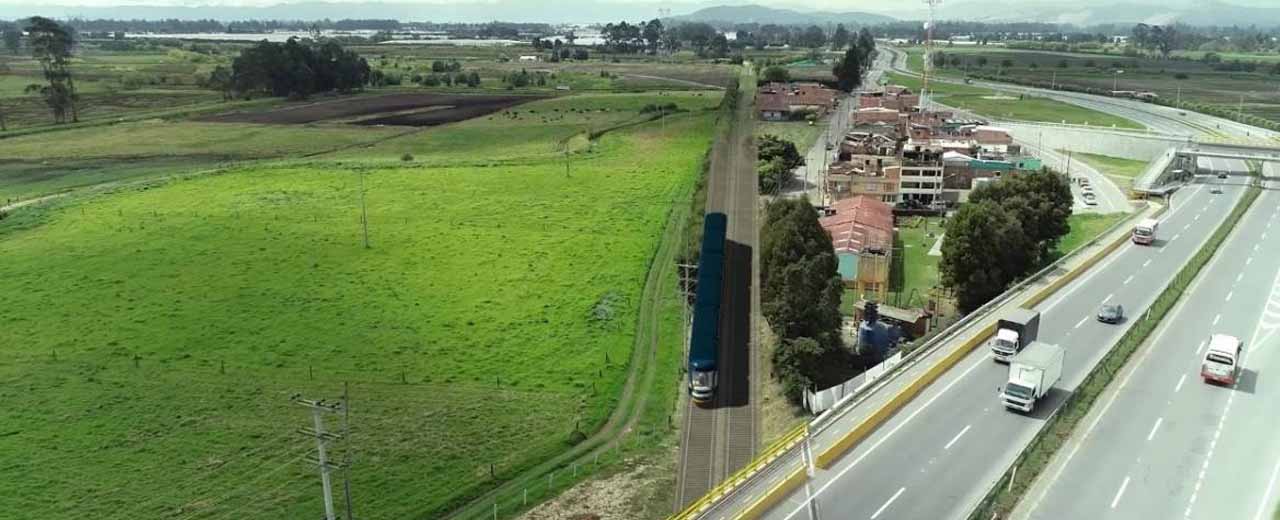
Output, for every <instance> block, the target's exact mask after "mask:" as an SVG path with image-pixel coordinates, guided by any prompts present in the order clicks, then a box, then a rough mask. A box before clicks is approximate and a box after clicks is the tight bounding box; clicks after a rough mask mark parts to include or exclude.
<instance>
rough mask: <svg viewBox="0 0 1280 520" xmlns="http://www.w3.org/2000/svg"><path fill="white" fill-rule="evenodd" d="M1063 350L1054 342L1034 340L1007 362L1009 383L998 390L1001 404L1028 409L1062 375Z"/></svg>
mask: <svg viewBox="0 0 1280 520" xmlns="http://www.w3.org/2000/svg"><path fill="white" fill-rule="evenodd" d="M1064 354H1065V351H1064V350H1063V349H1062V347H1060V346H1058V345H1052V344H1049V343H1043V342H1039V341H1034V342H1032V343H1031V344H1030V345H1027V348H1025V349H1022V352H1019V353H1018V355H1016V356H1014V357H1013V361H1012V362H1011V363H1009V382H1008V383H1005V385H1004V386H1003V387H1001V389H1000V401H1001V402H1003V403H1004V407H1005V408H1008V409H1010V410H1018V411H1020V412H1024V413H1026V412H1030V411H1031V410H1034V409H1035V407H1036V403H1037V402H1038V401H1040V398H1042V397H1044V396H1045V395H1046V394H1048V393H1049V389H1050V388H1053V385H1055V384H1057V383H1058V379H1060V378H1062V360H1063V358H1064Z"/></svg>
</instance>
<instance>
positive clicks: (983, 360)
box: [786, 353, 1123, 519]
mask: <svg viewBox="0 0 1280 520" xmlns="http://www.w3.org/2000/svg"><path fill="white" fill-rule="evenodd" d="M988 363H991V354H990V353H988V354H986V355H982V356H978V360H977V361H976V362H974V364H973V365H970V366H969V368H967V369H965V371H964V372H961V373H960V375H959V376H957V377H956V378H955V379H953V380H952V381H951V382H950V383H947V386H944V387H942V390H940V391H939V392H938V394H937V395H935V396H933V397H931V398H929V400H928V401H925V402H924V404H922V405H920V408H919V409H917V410H916V411H914V412H911V415H908V416H907V418H906V419H903V420H902V422H900V423H898V425H897V426H894V427H893V429H892V430H889V432H888V433H886V434H885V435H884V437H881V438H880V440H877V441H876V442H875V444H872V445H871V447H869V448H867V451H865V452H863V453H862V455H858V458H856V459H853V462H851V463H849V465H848V466H845V468H844V469H842V470H840V472H839V473H836V476H835V477H832V478H831V480H829V481H827V483H826V484H825V485H823V486H822V487H820V488H818V492H817V493H814V494H812V495H809V500H814V499H816V498H817V497H818V495H821V494H822V492H824V491H826V490H827V488H829V487H831V486H832V485H833V484H836V483H838V482H840V479H841V478H844V474H845V473H848V472H849V470H851V469H853V468H854V467H857V465H858V463H859V462H862V459H865V458H867V456H869V455H871V454H872V453H873V452H875V451H876V448H879V447H880V445H881V444H884V443H885V441H887V440H889V438H890V437H893V434H895V433H898V430H901V429H902V427H903V426H906V425H907V424H908V423H910V422H911V420H912V419H915V417H916V416H917V415H920V412H923V411H925V409H927V408H929V405H931V404H933V402H934V401H937V400H938V398H939V397H942V396H944V395H946V394H947V392H948V391H950V390H951V387H953V386H956V384H957V383H959V382H960V381H963V380H964V378H966V377H968V376H969V374H971V373H973V371H974V369H976V368H978V367H980V366H983V365H986V364H988ZM1121 388H1123V386H1122V387H1121ZM808 503H809V501H808V500H806V501H805V503H804V504H801V505H800V507H797V508H795V509H794V510H792V511H791V513H790V514H788V515H787V516H786V518H787V519H790V518H791V517H794V516H796V513H799V512H800V511H801V510H804V509H805V508H807V507H808Z"/></svg>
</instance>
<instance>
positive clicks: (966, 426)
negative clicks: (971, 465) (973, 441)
mask: <svg viewBox="0 0 1280 520" xmlns="http://www.w3.org/2000/svg"><path fill="white" fill-rule="evenodd" d="M970 426H973V425H972V424H969V425H965V427H964V429H963V430H960V433H957V434H956V436H955V437H952V438H951V442H948V443H947V445H946V446H943V447H942V449H944V450H949V449H951V445H952V444H955V443H956V441H958V440H960V437H963V436H964V434H965V432H967V431H969V427H970Z"/></svg>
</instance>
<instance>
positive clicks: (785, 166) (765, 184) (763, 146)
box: [756, 134, 804, 193]
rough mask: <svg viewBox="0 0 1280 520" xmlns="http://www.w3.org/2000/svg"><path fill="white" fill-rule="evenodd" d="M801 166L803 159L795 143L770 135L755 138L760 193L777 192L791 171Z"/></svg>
mask: <svg viewBox="0 0 1280 520" xmlns="http://www.w3.org/2000/svg"><path fill="white" fill-rule="evenodd" d="M803 165H804V157H802V156H801V155H800V151H799V150H797V149H796V144H795V143H793V142H791V141H788V140H786V139H782V138H780V137H778V136H776V135H772V134H766V135H762V136H760V137H758V138H756V175H757V176H758V178H759V182H760V191H761V192H765V193H774V192H776V191H778V190H779V189H780V188H782V186H783V185H785V184H786V182H787V178H788V177H790V176H791V170H794V169H796V168H799V167H800V166H803Z"/></svg>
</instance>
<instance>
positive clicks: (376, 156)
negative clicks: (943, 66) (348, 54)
mask: <svg viewBox="0 0 1280 520" xmlns="http://www.w3.org/2000/svg"><path fill="white" fill-rule="evenodd" d="M717 97H718V95H715V94H711V93H704V94H703V95H702V96H696V95H693V94H684V95H681V96H680V97H678V98H675V99H674V101H676V102H677V103H678V104H679V105H680V106H681V107H683V108H687V109H690V110H692V112H690V113H684V114H680V115H677V116H673V117H672V118H671V119H670V120H669V121H668V122H667V123H666V125H665V128H664V127H663V125H660V124H658V123H656V122H654V123H647V124H642V125H637V126H633V127H629V128H626V129H622V130H618V131H616V132H610V133H607V134H605V135H604V136H602V137H601V138H600V139H598V140H597V141H595V142H594V143H590V144H588V143H586V142H585V140H582V141H581V142H582V146H575V147H574V150H575V152H574V153H573V154H572V157H571V163H570V165H571V167H570V171H569V173H568V174H567V175H566V172H565V168H564V157H563V152H562V151H563V144H562V143H563V142H564V141H565V140H566V139H572V138H573V136H577V135H585V133H586V132H587V131H588V128H594V129H596V130H600V129H603V128H605V127H607V126H610V125H615V124H618V123H622V122H626V121H631V120H634V119H635V118H636V117H637V116H636V114H637V113H638V110H639V108H640V107H641V106H643V105H644V104H647V103H654V102H658V101H663V102H666V101H672V100H673V99H672V97H671V95H670V94H668V95H663V96H657V95H619V96H609V95H599V96H590V97H582V98H561V99H554V100H548V101H541V102H536V103H531V104H528V105H524V106H521V107H516V108H514V109H512V110H509V111H507V112H502V113H498V114H495V115H494V116H492V117H486V118H480V119H476V120H471V121H467V122H463V123H459V124H455V125H448V126H444V127H437V128H433V129H430V130H427V131H424V132H421V133H415V134H412V135H409V136H405V137H400V138H397V139H392V140H389V141H385V142H383V143H380V144H378V145H376V146H374V147H372V148H353V149H350V150H348V151H345V152H342V153H339V154H333V155H330V156H322V157H317V158H311V159H306V160H280V161H272V162H263V163H254V164H252V165H249V166H246V167H238V168H231V169H228V170H227V171H223V172H221V173H220V174H217V175H204V176H199V177H192V178H188V179H185V180H174V181H171V182H168V183H161V184H157V185H153V186H148V187H139V188H127V189H118V190H115V192H112V193H103V194H97V195H87V196H84V197H75V198H68V199H63V200H59V201H57V202H54V203H52V204H49V205H47V206H44V207H40V208H31V209H24V210H20V211H17V212H14V213H13V214H12V215H10V216H9V217H8V218H6V219H4V220H3V221H0V254H3V256H4V257H5V262H3V263H2V264H0V291H2V292H3V293H4V294H6V295H7V296H6V298H8V299H9V302H8V303H7V304H6V306H5V310H4V311H0V321H3V322H4V323H5V326H4V327H3V328H0V343H3V344H5V345H8V346H9V347H8V349H7V350H6V351H5V356H6V360H5V363H4V364H2V365H0V381H3V383H0V387H3V388H10V389H17V388H21V391H14V392H8V393H7V395H6V397H8V404H7V405H6V407H5V411H4V412H0V416H2V417H3V418H2V419H0V423H3V424H15V425H16V424H21V425H22V426H21V428H19V429H13V430H12V431H8V432H5V438H6V439H7V441H8V442H6V443H3V444H0V457H3V458H4V459H5V460H6V461H9V462H8V464H9V465H10V466H11V469H12V470H13V471H15V472H16V473H17V474H21V475H24V478H23V479H21V481H20V482H18V483H16V484H15V486H16V487H15V488H14V489H13V490H12V491H13V492H12V493H6V494H4V495H3V496H4V498H0V507H4V508H5V509H11V510H22V511H26V512H28V513H30V514H31V515H33V516H39V517H41V518H53V519H57V518H73V517H74V518H79V517H83V516H94V517H98V518H137V517H159V516H167V517H174V518H219V517H235V518H296V517H302V516H314V515H318V514H320V503H319V500H318V497H317V496H316V495H317V493H316V488H317V482H316V481H317V476H316V475H315V469H314V467H313V466H310V465H308V464H306V463H305V461H304V460H303V458H304V456H305V455H306V453H307V452H308V450H310V449H311V446H309V445H308V444H307V443H306V442H305V439H300V438H299V437H298V436H297V435H296V433H295V430H296V429H297V428H299V427H302V426H307V425H308V424H309V423H310V419H309V415H308V414H307V412H306V411H305V410H304V409H302V408H300V407H298V406H296V405H292V404H291V403H290V401H289V396H291V395H293V394H295V393H301V394H303V395H304V396H306V397H311V398H330V399H331V398H334V397H337V396H338V395H340V394H341V393H342V389H343V383H344V382H350V390H351V401H352V410H351V435H350V442H349V443H342V442H339V443H335V445H334V446H333V454H334V457H335V459H341V457H342V456H343V455H344V454H345V453H346V452H348V451H350V452H351V453H353V454H354V456H355V459H354V460H355V463H354V464H353V465H352V467H351V482H352V493H353V497H354V498H355V501H356V507H357V509H356V510H357V511H359V512H360V513H359V514H361V515H362V516H370V517H385V518H405V517H436V516H439V515H440V514H441V513H442V512H443V511H445V510H447V509H449V508H450V507H451V506H453V505H456V504H458V503H459V502H461V501H463V500H466V499H467V498H468V497H471V496H475V495H476V494H477V493H480V492H482V491H483V490H485V489H487V488H489V487H491V486H493V485H494V484H495V483H496V482H497V481H499V480H501V479H503V478H508V477H509V476H510V475H513V474H515V473H517V472H519V471H520V470H522V469H524V468H527V467H530V466H532V465H534V464H536V463H538V462H540V461H541V460H544V459H546V458H547V457H549V456H551V455H553V454H556V453H558V452H560V451H562V450H564V449H566V448H567V447H568V446H569V445H570V444H571V443H572V442H574V441H575V440H576V439H579V438H581V435H583V434H589V433H590V432H591V431H592V430H594V429H595V428H597V427H598V426H599V425H600V424H601V422H602V421H603V420H604V418H605V417H606V416H607V415H608V414H609V412H610V410H611V409H612V408H613V406H614V404H615V403H616V400H617V398H618V395H619V390H620V388H621V385H622V383H623V380H624V378H625V375H626V373H627V360H628V359H629V356H630V353H631V351H632V349H633V346H634V344H633V341H634V338H635V335H636V333H637V331H636V323H637V308H638V305H639V299H640V291H641V287H642V285H643V284H644V280H645V277H646V272H647V271H648V267H649V261H650V259H651V257H652V256H653V254H654V248H655V247H656V244H657V240H658V236H659V234H660V233H661V231H662V229H663V226H664V224H665V222H666V219H667V216H668V212H669V210H670V208H671V207H672V204H673V203H685V202H684V201H682V200H680V197H681V196H682V195H687V193H688V192H689V190H690V188H691V186H692V184H693V182H694V178H695V174H696V171H697V169H698V166H699V164H700V162H701V159H702V157H703V154H704V152H705V149H706V147H707V144H708V143H709V139H710V135H711V128H712V119H713V116H712V115H711V114H710V113H707V112H702V111H701V110H702V109H705V108H709V107H711V106H713V105H714V104H715V103H716V101H717ZM570 108H573V109H575V110H573V111H569V110H568V109H570ZM584 108H586V109H589V110H586V111H583V110H582V109H584ZM517 112H518V113H519V114H518V115H517V114H516V113H517ZM556 114H559V116H557V115H556ZM156 125H159V126H158V127H157V128H152V127H148V126H145V125H140V126H139V127H138V129H137V130H131V131H135V132H140V133H137V134H132V135H133V138H126V137H121V138H119V139H118V140H117V141H112V142H111V143H98V144H93V143H87V144H86V141H92V139H90V138H87V137H85V136H78V135H75V134H74V132H56V133H50V134H43V135H40V136H31V137H30V138H29V139H31V141H30V142H26V141H22V140H14V141H5V145H6V150H10V149H11V148H10V147H11V146H15V145H16V144H19V143H20V144H21V145H22V147H23V148H21V149H22V150H25V151H24V152H23V153H26V154H28V155H27V158H28V159H30V160H33V161H35V160H41V159H40V155H39V154H40V150H44V151H45V153H46V154H48V155H47V157H48V158H50V159H52V158H54V156H55V155H58V154H61V153H62V152H59V148H60V147H81V148H79V149H78V150H79V151H78V152H77V153H82V154H86V155H88V156H97V157H104V158H110V157H127V156H130V155H131V154H133V153H160V152H158V151H156V150H155V148H163V147H165V146H166V143H165V141H164V139H170V140H171V141H170V142H171V143H172V146H173V147H174V148H175V149H178V150H188V151H190V150H192V149H196V148H199V146H197V143H198V142H199V139H196V137H200V136H201V135H203V137H205V138H210V137H214V138H213V139H208V142H214V144H212V145H211V146H214V147H215V149H216V147H217V146H218V144H217V142H219V140H222V142H225V146H226V147H227V150H231V151H233V152H235V151H239V152H244V153H248V154H252V153H257V152H255V151H254V150H266V149H270V148H279V147H285V148H288V147H291V146H296V147H297V148H289V149H290V150H292V151H293V152H301V151H304V150H305V149H306V142H310V141H318V140H320V137H319V136H318V135H314V134H313V135H307V134H304V133H302V131H303V130H304V128H301V127H300V128H286V129H280V128H278V127H264V130H262V131H263V132H264V133H263V134H260V135H256V136H254V137H252V138H250V139H245V138H241V137H237V136H234V135H228V134H229V133H239V132H246V131H248V130H249V129H248V128H247V127H239V126H228V127H227V129H226V130H218V129H214V128H212V127H207V126H206V125H203V124H199V123H156ZM128 128H132V127H128ZM265 128H269V129H270V130H267V129H265ZM196 129H204V130H203V131H205V132H211V134H198V133H197V134H196V137H190V136H185V135H180V134H187V133H189V132H194V131H196ZM276 130H279V131H281V132H284V133H282V134H274V133H272V132H274V131H276ZM313 130H314V129H313ZM318 130H322V131H326V132H333V133H335V135H329V134H324V137H323V138H324V139H327V140H329V141H332V140H334V139H340V138H346V139H351V138H350V137H339V136H337V135H336V134H337V133H341V131H340V130H334V129H330V128H320V129H318ZM349 132H351V133H352V134H361V135H366V134H368V133H369V132H375V133H376V131H372V130H370V129H368V128H354V129H351V130H349ZM362 138H363V137H362ZM24 139H25V138H24ZM273 139H275V140H279V141H273ZM147 140H153V142H144V141H147ZM254 143H257V144H254ZM149 147H150V148H149ZM149 150H150V151H149ZM404 153H410V154H412V155H413V156H414V160H412V161H410V162H404V161H401V160H400V157H401V155H403V154H404ZM90 158H92V157H85V159H90ZM362 180H363V186H364V192H365V196H364V199H365V200H366V201H367V207H368V226H369V238H370V243H371V246H372V247H371V248H370V249H365V248H363V247H362V237H361V207H360V200H361V197H360V186H361V181H362ZM14 184H19V182H10V183H7V184H6V185H5V186H6V188H8V186H11V185H14ZM10 189H11V188H10ZM602 259H607V261H602ZM658 312H661V313H662V318H661V320H660V323H661V324H662V325H661V331H660V332H659V334H660V335H661V336H662V337H663V338H664V340H663V343H662V344H661V347H662V348H661V349H660V350H659V352H658V362H659V363H661V364H662V368H661V372H660V373H659V376H658V384H656V385H655V387H654V388H655V390H654V392H655V395H656V394H657V393H658V392H662V393H664V394H670V393H671V392H673V391H674V387H675V386H676V381H675V379H674V375H675V373H676V371H677V370H678V366H679V357H680V356H679V352H678V350H679V349H678V345H679V343H678V337H679V332H678V330H679V306H678V304H675V303H673V302H668V304H666V305H664V306H662V307H661V309H660V310H659V311H658ZM673 338H674V339H673ZM668 398H669V396H668ZM657 410H658V412H654V413H648V412H646V417H647V419H645V421H647V422H644V423H642V425H647V427H648V431H649V435H647V436H645V437H643V438H642V440H643V439H650V438H658V437H661V436H662V435H661V432H660V431H655V430H656V427H655V425H654V423H656V424H662V425H665V422H666V421H665V420H666V417H665V413H662V412H663V408H662V407H659V408H658V409H657ZM668 410H669V408H668ZM650 415H651V416H652V417H649V416H650ZM330 427H331V428H336V427H337V422H336V421H334V422H331V423H330ZM650 447H651V446H650ZM491 464H492V466H491ZM491 468H492V471H493V474H494V475H495V476H496V478H495V477H494V476H491V475H490V471H491ZM71 474H74V475H76V478H67V476H68V475H71ZM562 478H563V477H562Z"/></svg>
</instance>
